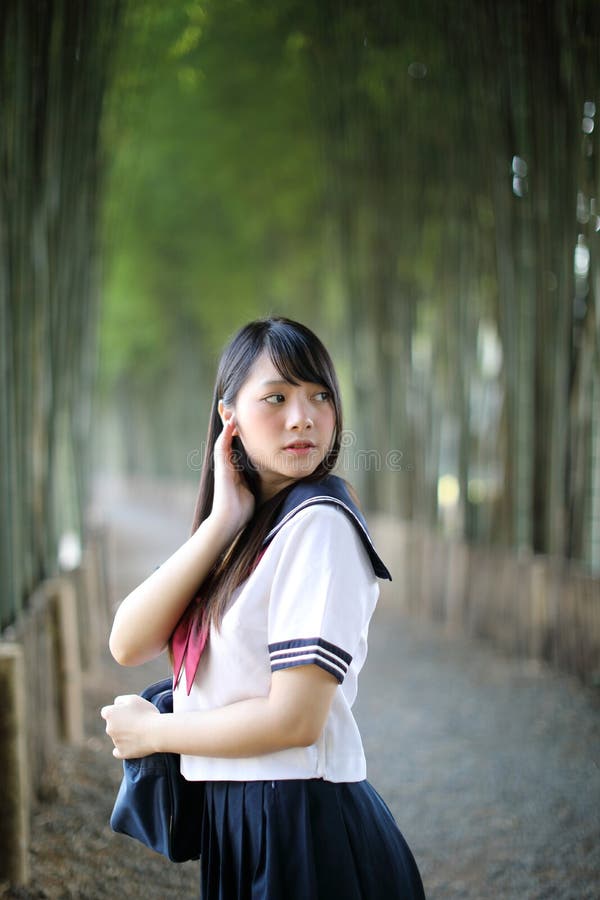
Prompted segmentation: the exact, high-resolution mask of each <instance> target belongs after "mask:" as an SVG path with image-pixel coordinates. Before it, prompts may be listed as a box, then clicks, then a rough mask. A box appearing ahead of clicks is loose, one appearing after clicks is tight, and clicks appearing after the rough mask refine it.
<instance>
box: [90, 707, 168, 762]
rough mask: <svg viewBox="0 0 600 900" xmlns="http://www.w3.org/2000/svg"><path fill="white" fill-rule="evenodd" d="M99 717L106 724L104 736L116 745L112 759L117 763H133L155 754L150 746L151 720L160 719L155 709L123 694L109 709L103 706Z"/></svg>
mask: <svg viewBox="0 0 600 900" xmlns="http://www.w3.org/2000/svg"><path fill="white" fill-rule="evenodd" d="M100 715H101V716H102V718H103V719H105V720H106V733H107V734H108V735H109V737H110V738H111V739H112V742H113V744H114V745H115V747H114V750H113V756H114V757H116V758H117V759H134V758H137V757H139V756H148V755H149V754H150V753H154V752H155V751H154V747H153V745H152V742H151V734H152V725H153V724H154V723H153V721H152V718H151V717H152V716H160V713H159V711H158V710H157V708H156V707H155V706H154V705H153V704H152V703H150V701H149V700H144V699H143V698H142V697H138V695H137V694H125V695H123V696H121V697H115V702H114V704H113V705H112V706H103V707H102V709H101V710H100Z"/></svg>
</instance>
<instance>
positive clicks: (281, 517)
mask: <svg viewBox="0 0 600 900" xmlns="http://www.w3.org/2000/svg"><path fill="white" fill-rule="evenodd" d="M316 503H329V504H333V505H334V506H339V507H340V508H341V509H343V511H344V512H345V513H346V514H347V516H348V518H349V519H350V521H351V522H352V523H353V524H354V526H355V527H356V530H357V532H358V534H359V536H360V538H361V540H362V542H363V545H364V547H365V549H366V551H367V553H368V554H369V559H370V560H371V563H372V565H373V571H374V572H375V574H376V575H377V577H378V578H387V579H389V580H390V581H391V580H392V576H391V575H390V573H389V571H388V569H387V567H386V566H385V564H384V563H383V561H382V559H381V558H380V556H378V554H377V551H376V550H375V546H374V545H373V541H372V540H371V535H370V534H369V529H368V528H367V523H366V520H365V517H364V516H363V514H362V512H361V511H360V509H359V508H358V506H357V505H356V503H355V502H354V500H353V499H352V496H351V495H350V492H349V490H348V488H347V486H346V483H345V481H344V480H343V479H342V478H340V477H339V476H338V475H325V477H324V478H322V479H320V480H319V481H299V482H298V483H297V484H295V485H294V486H293V487H292V489H291V490H290V491H289V493H288V494H287V495H286V497H285V499H284V501H283V503H282V504H281V508H280V509H279V512H278V513H277V516H276V519H275V523H274V525H273V527H272V528H271V530H270V531H269V532H268V534H267V536H266V537H265V539H264V541H263V547H266V546H267V544H269V543H270V542H271V541H272V540H273V538H274V537H275V535H276V534H277V532H278V531H279V530H280V529H281V528H283V526H284V525H285V524H286V523H287V522H289V520H290V519H291V518H292V517H293V516H295V515H296V513H298V512H300V510H302V509H306V508H307V507H308V506H313V505H314V504H316Z"/></svg>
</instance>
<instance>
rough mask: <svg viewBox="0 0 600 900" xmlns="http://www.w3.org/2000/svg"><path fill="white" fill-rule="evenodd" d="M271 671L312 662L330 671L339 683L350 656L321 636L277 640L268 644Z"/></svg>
mask: <svg viewBox="0 0 600 900" xmlns="http://www.w3.org/2000/svg"><path fill="white" fill-rule="evenodd" d="M269 656H270V658H271V671H272V672H277V670H278V669H291V668H293V667H294V666H306V665H309V664H310V663H314V664H315V665H317V666H320V667H321V668H322V669H325V671H326V672H331V674H332V675H334V676H335V677H336V678H337V680H338V681H339V683H340V684H341V683H342V681H343V680H344V678H345V676H346V672H347V671H348V666H349V665H350V663H351V662H352V657H351V656H350V654H349V653H346V651H345V650H342V649H341V647H336V645H335V644H330V643H329V641H324V640H323V638H319V637H314V638H296V640H293V641H279V642H278V643H276V644H269Z"/></svg>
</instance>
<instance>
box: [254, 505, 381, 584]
mask: <svg viewBox="0 0 600 900" xmlns="http://www.w3.org/2000/svg"><path fill="white" fill-rule="evenodd" d="M271 547H272V549H273V556H276V557H281V556H285V557H286V560H287V559H288V558H289V557H293V558H294V559H295V560H296V561H297V562H300V560H304V561H305V563H306V564H310V562H311V561H312V563H313V564H317V563H319V562H321V563H322V562H326V563H328V565H331V564H332V563H333V562H334V560H339V561H340V563H341V562H343V564H344V565H346V566H348V568H349V569H354V568H355V567H356V566H359V567H360V568H364V569H365V570H366V571H371V570H372V566H371V564H370V562H369V556H368V553H367V552H366V550H365V548H364V545H363V541H362V540H361V537H360V535H359V533H358V530H357V527H356V525H355V524H354V523H353V522H352V520H351V518H350V517H349V515H348V514H347V513H346V512H345V510H344V509H343V507H341V506H339V505H338V504H334V503H313V504H311V505H310V506H307V507H306V508H305V509H301V510H299V511H298V512H297V513H296V514H295V515H294V516H293V517H292V518H291V519H290V520H289V521H287V522H286V523H285V524H284V525H283V526H282V527H281V528H280V530H279V531H278V532H277V534H276V535H275V537H274V538H273V540H272V542H271Z"/></svg>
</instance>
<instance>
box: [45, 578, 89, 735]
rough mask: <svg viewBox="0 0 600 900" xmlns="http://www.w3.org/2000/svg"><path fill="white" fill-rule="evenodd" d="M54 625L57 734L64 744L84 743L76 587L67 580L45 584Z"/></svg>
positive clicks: (49, 581) (55, 579) (51, 580)
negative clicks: (57, 709)
mask: <svg viewBox="0 0 600 900" xmlns="http://www.w3.org/2000/svg"><path fill="white" fill-rule="evenodd" d="M46 590H47V593H48V597H49V600H50V603H51V604H52V620H53V623H54V634H55V640H54V666H55V670H56V676H57V683H58V701H59V732H60V736H61V738H62V739H63V740H65V741H68V742H69V743H72V744H76V743H79V742H81V741H82V740H83V736H84V727H83V687H82V678H81V653H80V649H79V627H78V620H77V597H76V594H75V586H74V584H73V581H72V580H71V579H69V578H60V577H59V578H53V579H50V580H48V581H47V582H46Z"/></svg>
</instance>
